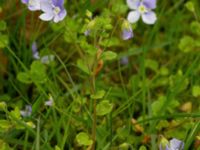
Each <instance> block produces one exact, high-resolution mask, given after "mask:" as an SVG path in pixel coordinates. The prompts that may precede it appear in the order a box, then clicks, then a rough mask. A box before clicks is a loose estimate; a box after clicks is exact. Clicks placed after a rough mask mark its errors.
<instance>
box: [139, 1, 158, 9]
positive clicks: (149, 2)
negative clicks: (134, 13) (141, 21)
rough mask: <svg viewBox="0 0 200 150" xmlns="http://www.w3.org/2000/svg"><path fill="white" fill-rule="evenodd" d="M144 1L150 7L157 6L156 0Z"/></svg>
mask: <svg viewBox="0 0 200 150" xmlns="http://www.w3.org/2000/svg"><path fill="white" fill-rule="evenodd" d="M142 3H143V4H144V5H145V6H146V7H147V8H149V9H155V8H156V0H143V1H142Z"/></svg>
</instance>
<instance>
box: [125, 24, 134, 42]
mask: <svg viewBox="0 0 200 150" xmlns="http://www.w3.org/2000/svg"><path fill="white" fill-rule="evenodd" d="M133 36H134V35H133V30H132V27H131V25H130V23H129V22H128V21H127V20H125V21H124V22H123V24H122V39H123V40H129V39H131V38H133Z"/></svg>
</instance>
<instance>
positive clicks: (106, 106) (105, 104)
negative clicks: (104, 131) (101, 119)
mask: <svg viewBox="0 0 200 150" xmlns="http://www.w3.org/2000/svg"><path fill="white" fill-rule="evenodd" d="M112 108H113V104H111V103H110V102H109V101H108V100H103V101H101V102H100V103H99V104H97V115H98V116H103V115H106V114H108V113H110V112H111V111H112Z"/></svg>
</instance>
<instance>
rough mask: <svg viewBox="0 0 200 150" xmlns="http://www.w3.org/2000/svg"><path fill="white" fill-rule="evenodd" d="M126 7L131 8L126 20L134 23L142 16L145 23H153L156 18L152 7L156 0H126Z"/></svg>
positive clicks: (154, 5) (154, 6)
mask: <svg viewBox="0 0 200 150" xmlns="http://www.w3.org/2000/svg"><path fill="white" fill-rule="evenodd" d="M127 4H128V7H129V8H130V9H131V10H132V11H130V12H129V14H128V17H127V19H128V21H129V22H130V23H135V22H137V21H138V20H139V19H140V16H141V17H142V20H143V22H144V23H146V24H154V23H155V22H156V20H157V17H156V14H155V12H154V11H152V10H153V9H155V8H156V0H127Z"/></svg>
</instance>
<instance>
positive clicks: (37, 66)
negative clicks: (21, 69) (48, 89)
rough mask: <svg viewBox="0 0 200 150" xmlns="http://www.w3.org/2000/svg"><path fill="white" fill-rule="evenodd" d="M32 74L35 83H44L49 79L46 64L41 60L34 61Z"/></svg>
mask: <svg viewBox="0 0 200 150" xmlns="http://www.w3.org/2000/svg"><path fill="white" fill-rule="evenodd" d="M30 76H31V79H32V81H33V82H35V83H44V82H45V81H46V79H47V76H46V71H45V65H44V64H42V63H41V62H40V61H34V62H33V63H32V64H31V70H30Z"/></svg>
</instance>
